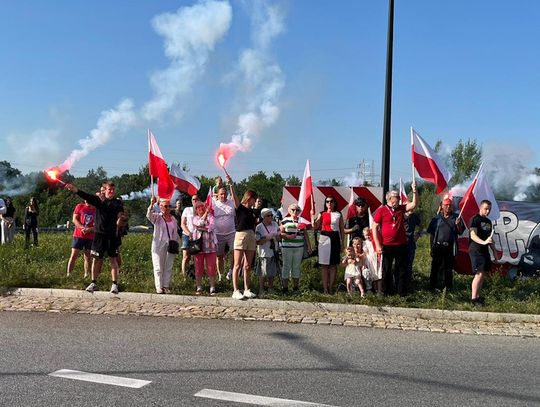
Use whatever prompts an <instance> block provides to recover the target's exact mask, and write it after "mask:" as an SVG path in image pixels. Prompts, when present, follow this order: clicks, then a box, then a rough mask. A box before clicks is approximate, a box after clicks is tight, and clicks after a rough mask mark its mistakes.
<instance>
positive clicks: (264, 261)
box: [255, 208, 280, 295]
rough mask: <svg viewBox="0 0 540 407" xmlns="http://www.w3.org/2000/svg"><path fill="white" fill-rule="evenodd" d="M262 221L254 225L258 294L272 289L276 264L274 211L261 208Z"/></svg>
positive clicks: (277, 232) (276, 248)
mask: <svg viewBox="0 0 540 407" xmlns="http://www.w3.org/2000/svg"><path fill="white" fill-rule="evenodd" d="M261 218H262V222H261V223H259V224H258V225H257V226H256V227H255V238H256V239H257V254H258V256H259V257H258V261H257V275H258V276H259V295H261V294H262V293H264V291H265V289H268V291H273V290H274V277H275V276H276V274H277V270H278V268H279V266H278V261H279V259H278V253H277V250H278V238H279V235H280V232H279V227H278V224H277V223H276V222H274V212H272V209H270V208H263V209H261Z"/></svg>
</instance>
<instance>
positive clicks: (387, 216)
mask: <svg viewBox="0 0 540 407" xmlns="http://www.w3.org/2000/svg"><path fill="white" fill-rule="evenodd" d="M411 187H412V192H413V199H412V201H411V202H407V204H405V205H400V204H399V193H398V192H397V191H389V192H387V193H386V205H382V206H380V207H379V209H377V211H376V212H375V214H374V215H373V223H372V225H371V230H372V235H373V241H374V243H375V248H376V250H377V254H378V255H382V269H383V291H384V294H385V295H392V294H394V293H395V292H396V290H397V293H398V294H399V295H406V294H407V292H408V288H409V281H408V279H407V264H408V246H407V234H406V233H405V212H407V211H411V210H414V209H415V208H416V205H417V203H418V191H417V190H416V183H415V182H413V183H412V185H411ZM379 234H380V235H379ZM381 238H382V239H381ZM394 262H395V267H394V269H393V268H392V267H393V266H394Z"/></svg>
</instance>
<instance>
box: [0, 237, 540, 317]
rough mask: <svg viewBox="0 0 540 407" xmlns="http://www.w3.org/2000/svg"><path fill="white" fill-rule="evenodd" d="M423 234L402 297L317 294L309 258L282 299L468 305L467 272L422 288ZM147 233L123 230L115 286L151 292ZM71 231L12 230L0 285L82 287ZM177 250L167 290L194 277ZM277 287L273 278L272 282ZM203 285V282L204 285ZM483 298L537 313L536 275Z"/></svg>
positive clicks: (3, 250)
mask: <svg viewBox="0 0 540 407" xmlns="http://www.w3.org/2000/svg"><path fill="white" fill-rule="evenodd" d="M427 240H428V239H427V238H426V237H423V238H421V239H420V240H419V247H418V251H417V256H416V260H415V264H414V281H413V287H412V292H413V293H412V294H410V295H408V296H407V297H404V298H402V297H399V296H390V297H378V296H375V295H368V296H367V297H366V298H364V299H360V297H359V295H356V296H353V298H349V297H348V296H347V295H346V293H344V292H338V293H337V294H336V295H333V296H329V295H323V294H321V293H320V291H321V288H322V287H321V283H320V275H319V271H318V270H317V269H315V268H313V265H314V263H315V259H309V260H307V261H305V262H304V264H303V271H302V277H301V288H302V290H301V291H300V292H299V293H298V294H295V295H292V294H291V295H288V296H287V299H291V300H297V301H314V302H315V301H316V302H338V303H362V304H366V305H374V306H382V305H390V306H400V307H417V308H438V309H450V310H471V309H473V307H472V306H471V305H470V303H469V298H470V283H471V278H472V277H471V276H461V275H457V276H456V278H455V282H454V290H453V291H452V292H445V291H443V292H436V293H433V292H431V291H429V290H427V287H428V282H429V281H428V278H429V267H430V257H429V253H428V247H427V246H428V245H427ZM150 243H151V235H150V234H129V235H128V236H127V237H126V238H125V239H124V243H123V245H122V261H123V265H122V272H121V275H120V282H119V284H120V289H121V290H122V291H132V292H148V293H151V292H154V283H153V273H152V260H151V256H150ZM70 244H71V235H70V234H69V233H58V234H41V235H40V246H39V247H32V248H30V249H28V250H25V249H24V238H23V236H21V235H18V236H17V239H16V241H15V243H14V244H12V245H6V246H0V287H48V288H69V289H80V290H82V289H84V288H85V287H86V285H87V284H88V283H89V280H88V279H86V280H85V279H84V278H83V267H82V259H79V260H78V264H77V266H76V268H75V271H74V273H73V275H72V276H71V277H67V276H66V265H67V259H68V257H69V253H70ZM180 261H181V259H180V256H179V257H178V258H177V259H176V263H175V267H174V275H173V282H172V290H173V292H174V293H175V294H189V295H192V294H193V293H194V282H193V280H191V279H189V278H184V277H183V276H182V275H181V273H180V272H179V270H180ZM104 266H105V268H104V270H106V271H105V272H103V273H102V274H101V276H100V278H99V280H98V284H99V285H100V287H101V288H102V289H108V288H109V287H110V273H109V272H108V271H107V267H108V264H107V262H105V264H104ZM342 279H343V270H340V272H339V273H338V283H340V282H342ZM252 287H253V288H254V291H255V292H257V287H258V283H257V282H256V277H253V284H252ZM278 287H279V283H278ZM207 288H208V286H207V285H206V286H205V289H207ZM231 290H232V288H231V283H230V282H228V281H226V280H225V279H224V281H222V282H221V283H220V285H219V286H218V291H219V293H218V295H221V296H228V295H230V294H231ZM483 296H484V297H485V300H486V303H485V306H484V307H482V310H485V311H496V312H515V313H532V314H540V279H537V278H536V279H528V280H524V279H517V280H514V281H510V280H508V279H506V278H503V277H500V276H492V277H490V278H489V279H488V280H487V282H486V284H485V286H484V290H483ZM265 298H270V299H282V298H284V297H283V296H282V295H281V294H275V295H269V294H267V295H266V296H265Z"/></svg>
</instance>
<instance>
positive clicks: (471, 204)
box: [459, 163, 500, 227]
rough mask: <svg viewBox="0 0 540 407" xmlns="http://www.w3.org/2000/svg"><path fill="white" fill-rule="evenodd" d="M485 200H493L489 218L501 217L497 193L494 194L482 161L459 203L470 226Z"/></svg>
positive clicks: (461, 211) (464, 219) (462, 216)
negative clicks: (496, 198)
mask: <svg viewBox="0 0 540 407" xmlns="http://www.w3.org/2000/svg"><path fill="white" fill-rule="evenodd" d="M483 200H488V201H490V202H491V211H490V212H489V215H488V218H489V219H491V220H492V221H495V220H497V219H499V216H500V211H499V205H497V201H496V200H495V195H493V191H492V190H491V187H490V186H489V183H488V180H487V176H486V173H485V172H484V164H483V163H482V164H481V165H480V168H479V169H478V173H477V174H476V177H475V178H474V180H473V182H472V184H471V185H470V186H469V188H468V189H467V192H465V195H464V196H463V198H462V199H461V202H460V203H459V208H460V216H461V218H462V219H463V221H464V222H465V224H466V225H467V227H469V225H470V222H471V220H472V218H473V217H474V215H476V214H477V213H478V211H479V210H480V203H481V202H482V201H483Z"/></svg>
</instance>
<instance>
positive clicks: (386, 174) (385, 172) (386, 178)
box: [381, 0, 394, 203]
mask: <svg viewBox="0 0 540 407" xmlns="http://www.w3.org/2000/svg"><path fill="white" fill-rule="evenodd" d="M393 49H394V0H388V38H387V48H386V85H385V92H384V128H383V144H382V169H381V184H382V189H383V196H382V202H383V203H384V202H386V198H385V195H386V193H387V192H388V190H389V189H390V138H391V137H390V133H391V121H392V120H391V119H392V54H393Z"/></svg>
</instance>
